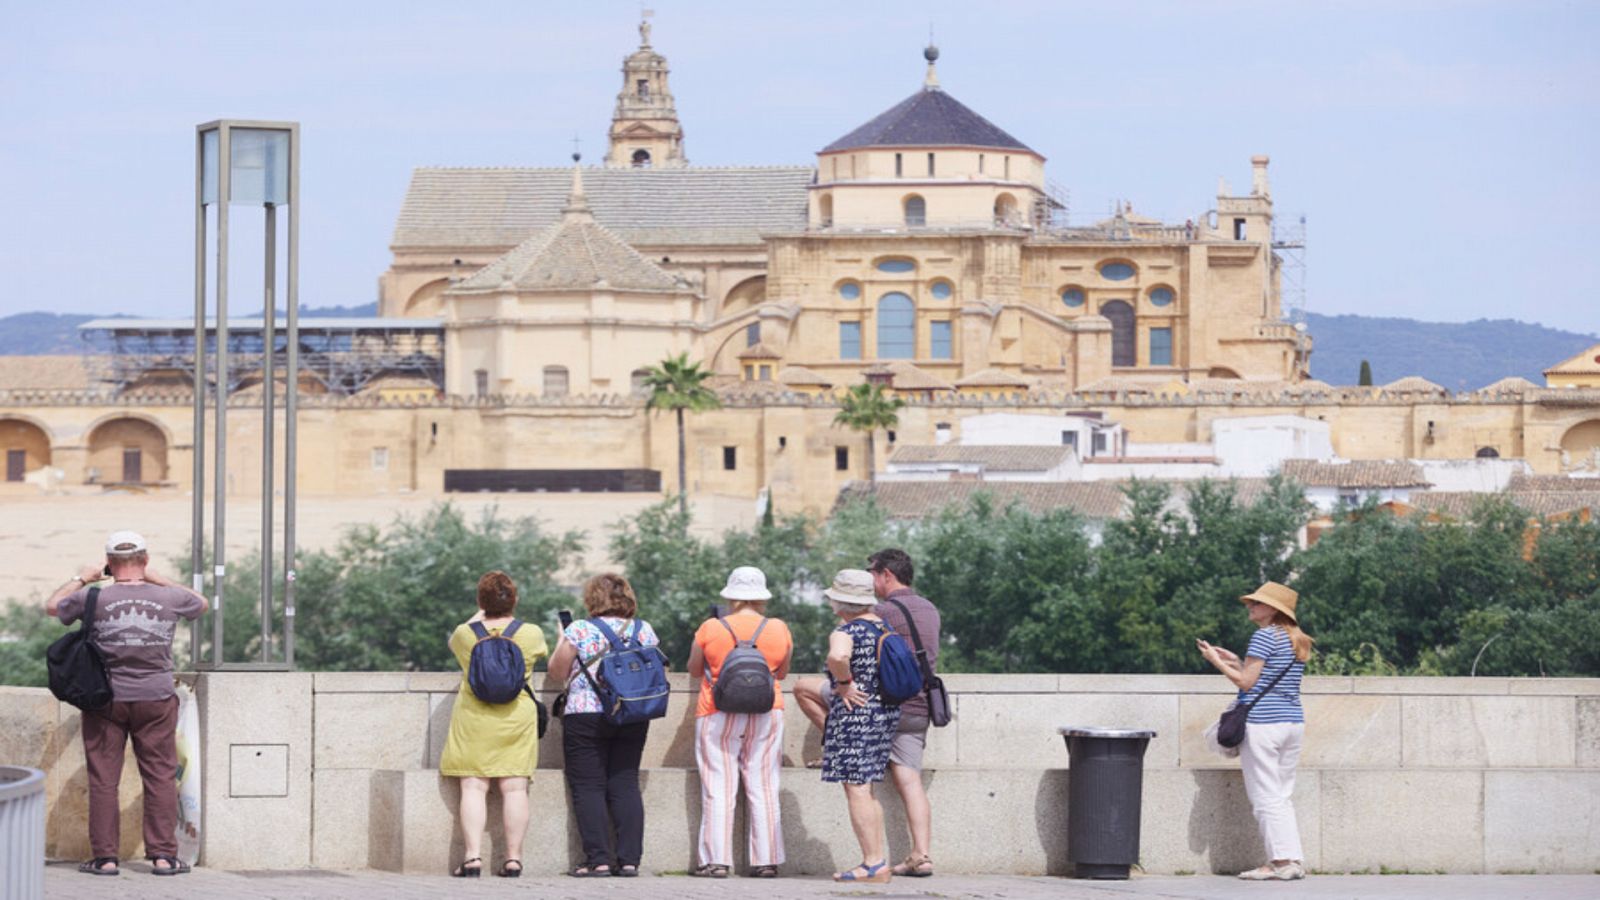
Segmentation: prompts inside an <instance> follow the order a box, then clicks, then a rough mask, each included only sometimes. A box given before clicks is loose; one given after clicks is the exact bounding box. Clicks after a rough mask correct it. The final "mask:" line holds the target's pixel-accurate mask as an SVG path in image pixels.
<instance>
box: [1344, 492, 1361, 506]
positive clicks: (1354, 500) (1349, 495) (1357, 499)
mask: <svg viewBox="0 0 1600 900" xmlns="http://www.w3.org/2000/svg"><path fill="white" fill-rule="evenodd" d="M1339 505H1340V506H1343V507H1354V506H1360V505H1361V495H1360V494H1358V493H1356V492H1354V491H1340V492H1339Z"/></svg>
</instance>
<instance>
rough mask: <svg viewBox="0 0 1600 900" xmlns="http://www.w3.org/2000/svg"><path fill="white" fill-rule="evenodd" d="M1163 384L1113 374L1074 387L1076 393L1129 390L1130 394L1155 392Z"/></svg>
mask: <svg viewBox="0 0 1600 900" xmlns="http://www.w3.org/2000/svg"><path fill="white" fill-rule="evenodd" d="M1160 387H1161V385H1160V384H1158V383H1157V382H1153V381H1149V380H1147V379H1141V378H1129V377H1127V376H1125V375H1111V376H1109V377H1106V378H1102V379H1100V380H1098V381H1091V382H1089V383H1088V384H1080V385H1078V386H1077V387H1076V388H1074V389H1073V390H1074V392H1076V393H1080V394H1082V393H1099V392H1108V393H1109V392H1114V391H1127V392H1128V393H1130V394H1153V393H1155V392H1156V390H1157V389H1158V388H1160Z"/></svg>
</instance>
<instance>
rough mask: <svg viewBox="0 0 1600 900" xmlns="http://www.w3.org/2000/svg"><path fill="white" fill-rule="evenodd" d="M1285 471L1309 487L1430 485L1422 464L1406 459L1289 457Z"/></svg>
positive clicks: (1282, 469) (1285, 473)
mask: <svg viewBox="0 0 1600 900" xmlns="http://www.w3.org/2000/svg"><path fill="white" fill-rule="evenodd" d="M1279 471H1281V472H1282V474H1283V475H1284V476H1286V477H1288V478H1293V479H1294V480H1295V481H1298V482H1300V483H1301V484H1303V485H1305V486H1306V487H1333V488H1388V487H1427V486H1428V479H1426V478H1424V477H1423V476H1422V467H1421V466H1419V465H1417V464H1416V463H1414V462H1408V461H1407V460H1403V459H1354V460H1350V461H1348V462H1322V461H1320V460H1315V459H1286V460H1284V461H1283V465H1282V466H1281V467H1280V470H1279Z"/></svg>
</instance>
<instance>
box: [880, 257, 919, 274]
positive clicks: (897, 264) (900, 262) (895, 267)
mask: <svg viewBox="0 0 1600 900" xmlns="http://www.w3.org/2000/svg"><path fill="white" fill-rule="evenodd" d="M916 270H917V264H916V263H915V262H912V261H911V260H909V259H885V260H880V261H879V262H878V271H879V272H887V273H889V274H890V275H902V274H904V273H906V272H915V271H916Z"/></svg>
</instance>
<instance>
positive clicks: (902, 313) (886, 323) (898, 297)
mask: <svg viewBox="0 0 1600 900" xmlns="http://www.w3.org/2000/svg"><path fill="white" fill-rule="evenodd" d="M916 353H917V308H916V304H914V303H912V302H911V298H910V297H907V296H906V295H905V294H901V293H893V294H884V295H883V298H882V299H880V300H879V301H878V358H879V359H911V358H912V357H914V356H916Z"/></svg>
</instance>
